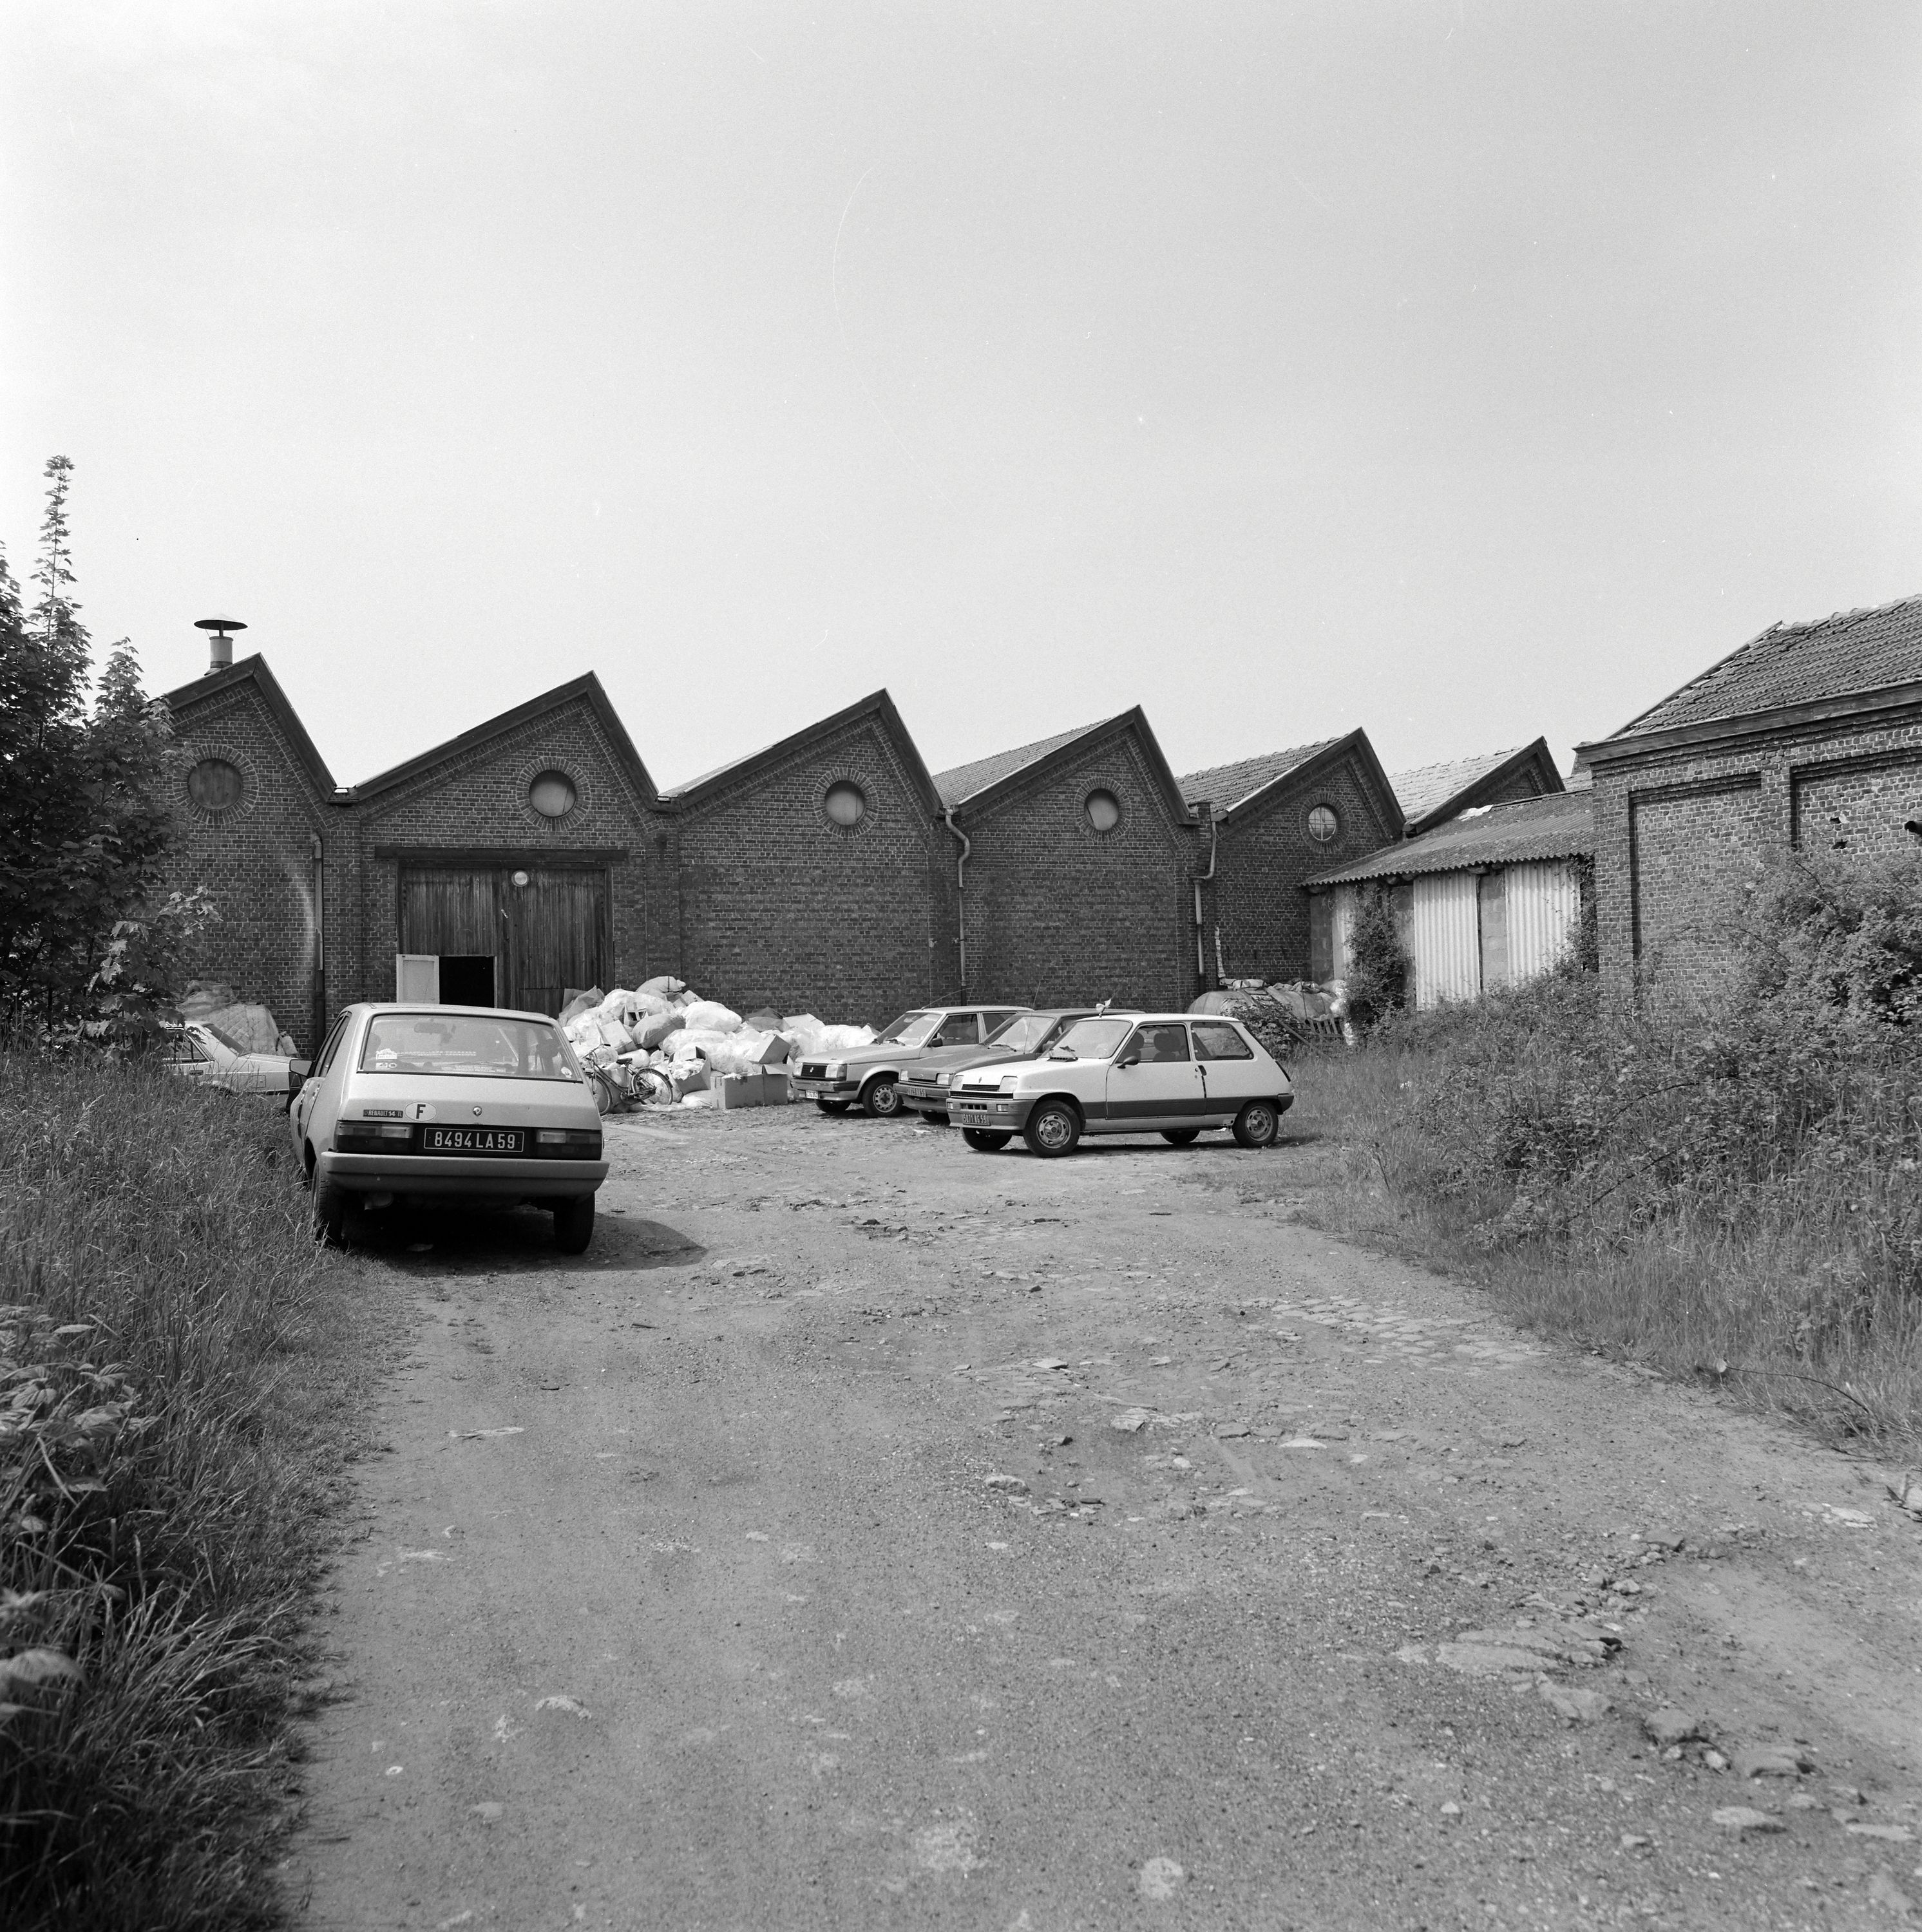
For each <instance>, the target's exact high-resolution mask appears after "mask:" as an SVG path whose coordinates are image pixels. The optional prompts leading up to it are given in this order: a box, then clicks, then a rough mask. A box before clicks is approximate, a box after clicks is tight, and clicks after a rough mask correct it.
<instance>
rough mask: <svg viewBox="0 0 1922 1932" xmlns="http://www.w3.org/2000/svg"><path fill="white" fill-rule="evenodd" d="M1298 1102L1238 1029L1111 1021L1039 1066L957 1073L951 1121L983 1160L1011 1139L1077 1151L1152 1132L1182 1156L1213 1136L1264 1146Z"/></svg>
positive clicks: (1049, 1150) (1175, 1020) (1180, 1018)
mask: <svg viewBox="0 0 1922 1932" xmlns="http://www.w3.org/2000/svg"><path fill="white" fill-rule="evenodd" d="M1294 1101H1295V1092H1294V1088H1293V1086H1292V1085H1290V1082H1289V1079H1288V1076H1287V1073H1285V1072H1284V1070H1282V1068H1281V1067H1280V1066H1278V1064H1276V1063H1275V1061H1273V1060H1272V1059H1271V1058H1269V1055H1268V1052H1267V1050H1266V1049H1265V1048H1264V1047H1263V1046H1262V1044H1261V1043H1260V1041H1259V1040H1257V1039H1256V1038H1255V1037H1254V1034H1251V1033H1250V1032H1249V1031H1248V1029H1247V1028H1245V1026H1243V1025H1242V1024H1241V1022H1239V1020H1233V1019H1227V1018H1225V1017H1223V1016H1217V1015H1213V1014H1211V1015H1209V1016H1206V1018H1201V1017H1196V1016H1191V1015H1189V1014H1187V1013H1159V1014H1156V1013H1149V1014H1136V1013H1130V1014H1128V1015H1127V1016H1116V1015H1111V1014H1110V1015H1099V1016H1096V1017H1095V1018H1094V1019H1085V1020H1077V1022H1075V1023H1074V1025H1073V1026H1071V1027H1070V1028H1068V1031H1067V1032H1065V1034H1062V1037H1060V1039H1059V1040H1057V1041H1056V1043H1055V1044H1054V1046H1053V1047H1051V1048H1050V1049H1049V1051H1048V1052H1047V1053H1046V1054H1045V1055H1042V1056H1041V1058H1038V1059H1034V1060H1026V1061H1017V1062H1016V1063H1015V1064H1014V1065H1013V1066H1010V1065H1009V1064H1008V1063H1007V1062H1006V1061H1002V1062H1001V1063H1000V1064H999V1065H998V1066H985V1067H971V1068H969V1070H967V1071H966V1072H965V1073H960V1074H957V1075H956V1076H955V1077H954V1079H953V1080H952V1081H951V1082H950V1083H949V1086H948V1090H947V1117H948V1118H949V1119H950V1121H952V1122H953V1124H954V1125H955V1126H956V1127H959V1129H960V1130H962V1136H963V1139H965V1140H966V1142H967V1143H968V1145H969V1146H970V1147H971V1148H974V1149H975V1151H977V1152H978V1153H982V1154H992V1153H994V1152H995V1151H997V1150H998V1149H999V1148H1005V1146H1007V1145H1008V1142H1010V1141H1011V1140H1012V1139H1014V1136H1016V1135H1017V1134H1019V1135H1020V1136H1021V1137H1022V1138H1023V1139H1024V1140H1025V1141H1026V1142H1027V1143H1028V1145H1029V1148H1031V1149H1032V1151H1034V1152H1035V1153H1036V1154H1043V1155H1053V1154H1072V1153H1073V1152H1074V1150H1075V1148H1077V1146H1078V1145H1080V1141H1081V1137H1082V1136H1083V1134H1145V1133H1158V1134H1159V1135H1160V1136H1161V1138H1162V1139H1164V1141H1169V1142H1173V1145H1175V1146H1176V1147H1186V1146H1187V1145H1188V1143H1189V1142H1191V1141H1192V1140H1194V1139H1195V1137H1196V1136H1197V1135H1199V1134H1201V1133H1204V1132H1206V1130H1208V1129H1209V1128H1210V1127H1226V1128H1227V1129H1228V1130H1229V1131H1230V1133H1233V1136H1234V1137H1235V1139H1236V1141H1238V1142H1239V1143H1240V1144H1241V1145H1242V1146H1243V1147H1245V1148H1265V1147H1271V1146H1272V1145H1274V1142H1275V1137H1276V1136H1277V1135H1278V1134H1279V1133H1280V1132H1281V1116H1282V1115H1284V1113H1286V1112H1287V1110H1288V1109H1289V1108H1290V1107H1291V1106H1293V1105H1294Z"/></svg>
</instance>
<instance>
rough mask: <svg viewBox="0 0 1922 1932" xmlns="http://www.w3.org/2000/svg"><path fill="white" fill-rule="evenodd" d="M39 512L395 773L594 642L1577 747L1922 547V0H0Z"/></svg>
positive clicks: (1227, 753) (551, 676)
mask: <svg viewBox="0 0 1922 1932" xmlns="http://www.w3.org/2000/svg"><path fill="white" fill-rule="evenodd" d="M0 37H3V38H4V43H5V46H6V49H7V52H6V54H5V59H4V62H0V161H4V166H5V182H4V194H3V195H0V535H3V536H4V537H5V539H6V541H7V544H8V550H9V553H10V554H11V559H12V561H13V563H14V569H15V571H16V574H18V575H20V576H21V577H25V576H26V574H27V571H28V569H29V567H30V565H31V562H32V547H33V537H34V531H35V526H36V524H37V522H38V514H39V491H40V488H41V482H40V475H39V472H40V467H41V463H42V462H43V461H44V458H46V457H47V455H50V454H52V453H53V452H55V451H56V450H57V451H61V452H65V453H66V454H67V455H70V456H71V457H72V458H74V460H75V462H76V463H77V466H78V469H77V484H76V487H75V491H74V513H75V516H76V518H77V534H78V543H77V556H78V561H79V566H80V574H81V583H80V595H81V597H82V599H83V604H84V606H85V611H86V617H87V619H88V621H89V623H90V625H92V628H93V631H94V634H95V637H96V639H97V640H99V641H101V643H106V642H108V641H110V640H113V639H114V638H116V637H119V635H121V634H123V633H128V634H131V635H132V637H134V640H135V642H136V643H137V644H138V645H139V646H140V650H141V655H142V658H143V663H144V664H145V666H146V670H147V674H148V677H149V682H150V684H151V685H152V686H153V687H154V688H167V687H168V686H170V685H173V684H175V683H177V682H182V681H184V680H185V679H188V678H191V676H194V675H195V674H196V673H197V672H198V671H199V670H200V669H201V668H203V666H204V664H205V661H206V652H205V648H204V644H203V640H202V639H201V637H200V634H198V633H197V632H196V631H194V630H193V629H192V628H191V622H192V620H193V619H194V618H196V617H197V616H204V615H206V614H209V613H211V612H214V611H217V610H226V611H229V612H231V613H233V614H235V615H236V616H240V617H242V618H245V619H246V620H247V621H248V623H249V624H250V625H251V627H252V628H251V629H250V630H249V631H248V633H247V634H246V636H245V638H244V639H243V640H242V644H243V646H252V647H257V648H258V649H261V650H263V651H264V652H265V653H266V656H267V658H268V660H269V662H270V663H271V664H272V666H273V667H274V670H275V673H276V675H277V676H278V677H279V678H280V679H281V682H282V683H283V684H284V685H285V686H286V688H287V691H288V692H289V694H290V696H291V697H292V698H293V701H294V703H295V704H296V707H297V708H298V709H299V711H300V712H301V714H302V717H303V718H305V721H306V722H307V724H308V728H309V729H310V730H311V732H312V733H313V734H314V738H315V739H316V740H317V742H318V744H319V745H320V749H321V751H322V753H323V755H324V756H325V757H326V758H327V760H329V763H331V764H332V766H333V768H334V771H335V776H336V777H337V778H339V779H340V780H341V781H343V782H347V781H353V780H356V779H359V778H364V777H366V776H368V775H370V774H371V773H372V772H374V771H376V770H377V769H380V768H382V767H383V766H386V765H388V764H390V763H394V762H395V761H397V760H399V759H401V758H403V757H407V756H409V755H410V754H413V753H414V752H416V751H420V750H422V749H425V748H426V747H427V746H428V745H430V744H431V743H433V742H436V741H437V740H438V739H441V738H443V737H446V736H449V735H450V734H452V733H454V732H455V731H458V730H462V729H464V728H465V727H467V726H468V725H470V724H473V723H476V722H477V721H479V720H480V719H481V718H484V717H485V716H487V715H490V714H491V713H492V712H495V711H497V710H500V709H504V708H505V707H506V706H509V705H510V704H513V703H518V702H520V701H521V700H522V699H524V698H526V697H530V696H531V695H533V694H534V693H536V691H540V690H542V689H545V688H547V687H548V686H550V685H554V684H556V683H558V682H560V681H561V680H562V679H566V678H568V677H570V676H574V675H575V674H577V673H579V672H581V671H582V670H587V669H589V668H593V669H594V670H598V671H599V673H600V675H601V677H602V679H603V681H604V682H605V684H606V685H607V686H608V690H609V692H610V693H611V696H612V697H613V699H614V703H615V704H616V706H617V707H618V709H620V712H621V713H622V714H623V716H624V718H626V721H627V724H628V727H629V730H630V731H631V732H632V735H633V736H634V738H635V742H636V743H637V744H638V747H639V748H640V751H641V755H642V757H644V759H645V760H646V761H647V764H648V766H649V769H650V770H651V771H652V772H653V775H654V776H655V778H656V780H657V781H661V782H663V783H671V782H672V781H676V780H678V779H680V778H686V777H687V776H689V775H692V774H693V773H695V772H700V771H703V770H704V769H707V768H708V767H709V766H713V765H716V764H718V763H722V761H724V760H727V759H729V758H731V757H736V756H737V755H739V754H741V753H743V752H745V751H748V750H750V749H752V748H753V747H755V745H760V744H761V743H764V742H767V740H769V739H772V738H774V737H776V736H780V735H781V734H782V733H784V732H786V731H788V730H793V729H795V728H797V727H799V726H800V725H802V724H805V723H806V722H807V721H809V720H810V719H812V718H815V717H818V716H820V715H824V714H825V713H827V712H830V711H832V710H833V709H837V708H838V707H839V706H842V705H843V704H845V703H848V702H849V701H850V700H852V699H854V698H855V697H858V696H860V695H861V694H863V693H864V692H866V691H869V690H872V688H875V686H876V685H887V687H888V688H890V690H891V691H893V694H894V696H895V698H896V701H897V702H898V703H899V706H900V707H901V709H902V712H903V714H904V715H905V718H906V720H907V722H908V727H909V729H910V730H912V731H913V732H914V734H915V736H916V738H917V740H918V742H920V746H921V748H922V750H923V753H924V754H925V755H926V757H927V759H928V761H929V764H930V765H931V766H933V767H934V768H935V769H941V768H942V767H943V766H947V765H949V764H953V763H959V762H961V761H963V760H969V759H972V758H975V757H981V756H983V755H985V754H987V753H988V752H990V751H996V750H999V749H1001V748H1004V747H1005V746H1007V745H1011V744H1016V743H1020V742H1023V741H1024V740H1026V739H1030V738H1035V737H1039V736H1044V735H1047V734H1049V733H1053V732H1056V731H1059V730H1064V729H1065V728H1067V727H1069V726H1071V725H1076V724H1083V723H1085V722H1086V721H1089V720H1090V719H1092V718H1097V717H1100V716H1103V715H1107V714H1109V713H1110V712H1116V711H1119V710H1121V709H1124V708H1125V706H1128V704H1131V703H1135V702H1137V701H1139V702H1140V703H1143V704H1145V705H1146V707H1147V709H1148V712H1149V718H1150V719H1151V721H1152V723H1153V724H1154V726H1155V729H1156V730H1157V732H1158V733H1159V734H1160V736H1161V740H1162V743H1163V745H1164V748H1165V749H1166V751H1167V753H1168V755H1169V757H1170V760H1171V761H1172V762H1173V764H1174V766H1175V767H1176V769H1177V770H1185V769H1191V768H1193V767H1194V766H1199V765H1203V764H1212V763H1219V762H1221V761H1223V760H1227V759H1230V758H1234V757H1245V756H1248V755H1249V754H1253V753H1255V752H1258V751H1265V750H1269V749H1272V748H1276V747H1278V746H1281V745H1292V744H1295V743H1299V742H1302V741H1304V740H1306V739H1314V738H1319V737H1323V736H1329V735H1332V733H1336V732H1338V731H1341V730H1347V729H1348V728H1349V727H1351V726H1353V725H1354V724H1365V725H1366V727H1368V731H1369V733H1370V734H1371V736H1372V737H1373V738H1374V741H1375V744H1376V746H1377V750H1378V751H1380V754H1382V757H1383V760H1384V761H1385V762H1386V763H1387V765H1388V766H1389V769H1398V768H1401V767H1403V766H1410V765H1414V764H1419V763H1425V762H1427V761H1429V760H1434V759H1437V758H1442V757H1453V756H1457V755H1460V754H1465V753H1467V752H1470V751H1480V750H1483V749H1486V748H1491V747H1493V746H1496V745H1512V744H1517V743H1521V742H1525V741H1527V739H1530V738H1531V737H1533V736H1534V735H1535V734H1536V733H1538V732H1546V733H1547V734H1548V738H1549V740H1550V742H1551V745H1554V747H1555V748H1556V751H1557V757H1560V758H1561V759H1562V760H1563V763H1564V765H1566V749H1567V747H1568V746H1569V744H1570V743H1571V742H1573V741H1575V740H1576V739H1581V738H1584V737H1588V736H1600V735H1602V734H1604V733H1607V732H1608V731H1610V730H1613V729H1614V728H1615V727H1617V726H1618V725H1619V724H1621V723H1622V722H1623V721H1624V720H1625V719H1626V718H1628V717H1629V715H1632V713H1633V712H1636V711H1638V710H1639V709H1641V708H1643V707H1644V706H1646V705H1647V704H1648V703H1650V702H1652V701H1653V700H1654V699H1655V698H1656V697H1658V696H1659V695H1660V694H1662V693H1663V692H1664V691H1667V690H1668V688H1671V686H1673V685H1676V684H1677V683H1679V682H1681V681H1682V680H1683V679H1684V678H1686V677H1687V676H1690V675H1692V673H1694V672H1695V671H1696V670H1698V669H1700V668H1701V667H1703V666H1704V665H1705V664H1707V663H1708V662H1710V661H1711V660H1712V659H1713V658H1716V657H1719V656H1720V655H1722V654H1723V653H1725V652H1726V651H1728V650H1729V649H1732V648H1734V646H1736V645H1737V644H1738V643H1741V642H1743V640H1745V639H1746V638H1747V637H1749V636H1751V635H1752V634H1754V633H1755V631H1757V630H1758V629H1760V628H1761V627H1762V626H1763V625H1766V624H1767V623H1769V622H1772V621H1773V620H1774V619H1776V618H1777V617H1782V616H1788V617H1797V616H1815V615H1819V614H1821V613H1825V612H1827V611H1829V610H1834V609H1836V608H1838V607H1845V606H1848V605H1851V604H1871V603H1877V602H1880V601H1884V600H1885V599H1887V598H1890V597H1894V596H1897V595H1903V594H1905V593H1909V592H1915V591H1917V590H1922V557H1918V556H1917V535H1918V510H1922V440H1918V422H1922V414H1919V413H1918V409H1917V404H1918V401H1922V395H1918V390H1919V389H1922V380H1918V355H1917V347H1918V334H1919V333H1922V302H1918V289H1917V264H1918V259H1922V257H1918V249H1917V242H1918V226H1919V225H1922V224H1918V219H1917V216H1918V203H1919V202H1922V153H1919V152H1918V149H1919V148H1922V138H1918V137H1922V8H1917V7H1915V6H1914V5H1912V4H1909V0H1899V4H1896V0H1890V3H1889V4H1884V3H1883V0H1851V5H1848V6H1846V7H1836V6H1834V5H1819V4H1813V3H1812V4H1808V5H1792V6H1791V5H1769V4H1764V0H1741V4H1738V5H1710V4H1683V5H1676V4H1674V0H1651V4H1645V5H1644V4H1629V3H1628V0H1623V4H1617V5H1571V4H1566V0H1536V4H1530V5H1491V4H1487V0H1443V3H1442V4H1437V5H1422V4H1416V0H1398V4H1380V5H1375V4H1369V3H1368V0H1328V4H1325V5H1289V4H1285V3H1284V0H1248V4H1237V5H1224V4H1211V0H1179V4H1175V5H1169V4H1166V0H1155V4H1152V5H1142V4H1136V3H1135V0H1096V4H1089V5H1079V4H1068V0H1062V4H1050V5H1019V6H1017V5H968V4H944V5H941V6H938V7H922V6H908V5H886V6H884V5H873V6H857V5H825V6H821V7H811V8H810V7H803V6H802V5H794V4H785V5H769V6H753V5H722V4H701V5H690V4H687V0H680V4H677V5H659V6H656V5H644V4H637V0H617V3H616V4H590V0H578V4H556V3H555V0H549V4H544V5H530V4H521V3H520V0H493V4H486V3H485V0H458V4H428V3H427V0H379V4H375V5H362V4H349V0H338V3H337V4H329V0H304V4H301V5H289V4H287V0H273V3H272V4H261V5H239V4H213V0H204V3H203V0H191V3H190V0H163V3H162V4H154V0H140V4H136V5H115V4H107V0H98V3H97V4H90V0H0Z"/></svg>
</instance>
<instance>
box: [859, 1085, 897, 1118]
mask: <svg viewBox="0 0 1922 1932" xmlns="http://www.w3.org/2000/svg"><path fill="white" fill-rule="evenodd" d="M900 1111H901V1090H900V1088H898V1087H897V1086H896V1085H895V1084H894V1082H893V1081H892V1080H890V1079H888V1078H887V1076H886V1075H885V1074H883V1075H882V1076H881V1078H880V1079H878V1080H870V1081H869V1082H868V1083H867V1085H866V1086H865V1087H863V1088H862V1089H861V1112H863V1113H864V1114H866V1115H869V1116H871V1117H872V1118H873V1119H875V1120H877V1121H891V1120H893V1118H895V1117H896V1115H898V1114H899V1112H900Z"/></svg>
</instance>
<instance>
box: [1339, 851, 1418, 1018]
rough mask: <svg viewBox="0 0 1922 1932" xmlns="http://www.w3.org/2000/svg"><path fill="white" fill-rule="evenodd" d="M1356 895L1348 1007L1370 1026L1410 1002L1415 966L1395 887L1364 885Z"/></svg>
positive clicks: (1351, 941)
mask: <svg viewBox="0 0 1922 1932" xmlns="http://www.w3.org/2000/svg"><path fill="white" fill-rule="evenodd" d="M1412 971H1413V969H1412V966H1411V963H1410V960H1409V957H1408V949H1407V947H1406V946H1405V945H1404V944H1403V942H1402V938H1401V919H1399V918H1398V916H1396V913H1395V894H1394V892H1393V890H1392V888H1390V887H1389V886H1379V885H1368V886H1362V889H1361V890H1360V891H1359V893H1357V895H1356V906H1355V913H1354V917H1353V919H1352V920H1351V921H1350V924H1349V927H1348V1010H1349V1013H1350V1015H1351V1016H1352V1017H1353V1019H1354V1022H1355V1023H1356V1025H1358V1026H1360V1027H1362V1028H1367V1027H1369V1026H1371V1025H1374V1022H1376V1021H1377V1020H1379V1019H1383V1018H1385V1017H1386V1016H1387V1015H1388V1014H1389V1013H1393V1012H1394V1011H1395V1010H1396V1009H1397V1008H1398V1007H1401V1006H1404V1005H1405V1004H1407V998H1408V983H1409V980H1410V977H1412Z"/></svg>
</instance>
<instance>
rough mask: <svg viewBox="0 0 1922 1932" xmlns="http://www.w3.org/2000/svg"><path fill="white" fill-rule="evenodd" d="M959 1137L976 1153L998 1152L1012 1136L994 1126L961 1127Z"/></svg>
mask: <svg viewBox="0 0 1922 1932" xmlns="http://www.w3.org/2000/svg"><path fill="white" fill-rule="evenodd" d="M961 1138H962V1139H963V1140H964V1141H966V1142H967V1143H968V1145H969V1146H970V1147H971V1148H973V1149H974V1150H975V1152H976V1153H977V1154H999V1153H1000V1151H1002V1148H1005V1146H1007V1145H1008V1142H1010V1141H1011V1140H1012V1139H1014V1136H1013V1135H1012V1134H1011V1133H1003V1132H1002V1130H1000V1129H999V1128H996V1127H963V1129H962V1130H961Z"/></svg>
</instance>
